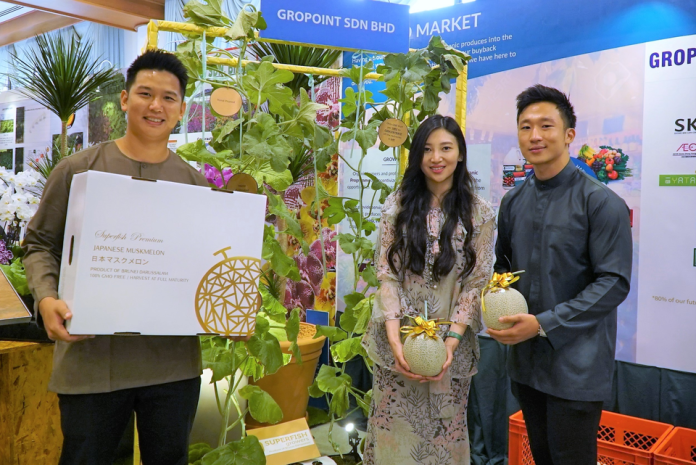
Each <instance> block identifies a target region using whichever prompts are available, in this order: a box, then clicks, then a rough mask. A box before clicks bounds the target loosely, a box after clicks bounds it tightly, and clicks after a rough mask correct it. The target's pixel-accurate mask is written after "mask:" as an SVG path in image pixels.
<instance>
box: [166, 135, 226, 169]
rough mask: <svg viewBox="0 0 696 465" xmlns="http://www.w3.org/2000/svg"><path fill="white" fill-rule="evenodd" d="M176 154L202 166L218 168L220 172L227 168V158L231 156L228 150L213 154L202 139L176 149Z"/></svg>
mask: <svg viewBox="0 0 696 465" xmlns="http://www.w3.org/2000/svg"><path fill="white" fill-rule="evenodd" d="M176 153H177V155H179V156H180V157H181V158H183V159H184V160H187V161H195V162H198V163H201V164H203V163H207V164H209V165H210V166H214V167H215V168H217V169H218V170H219V171H220V172H222V170H223V168H224V167H225V164H226V163H225V162H226V158H227V156H228V155H229V154H230V152H229V151H228V150H226V151H222V152H218V153H212V152H211V151H209V150H208V148H207V147H206V145H205V142H203V141H202V140H201V139H198V140H196V142H189V143H188V144H184V145H182V146H181V147H179V148H178V149H176Z"/></svg>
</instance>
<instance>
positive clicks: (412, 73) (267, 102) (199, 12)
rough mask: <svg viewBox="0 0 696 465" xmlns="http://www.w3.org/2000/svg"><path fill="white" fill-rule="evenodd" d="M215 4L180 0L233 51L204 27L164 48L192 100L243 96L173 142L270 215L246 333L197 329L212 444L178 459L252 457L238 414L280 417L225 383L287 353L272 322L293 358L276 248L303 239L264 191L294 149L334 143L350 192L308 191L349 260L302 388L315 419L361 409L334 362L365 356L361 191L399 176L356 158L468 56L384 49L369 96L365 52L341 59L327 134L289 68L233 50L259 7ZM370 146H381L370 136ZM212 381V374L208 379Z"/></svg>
mask: <svg viewBox="0 0 696 465" xmlns="http://www.w3.org/2000/svg"><path fill="white" fill-rule="evenodd" d="M221 3H222V0H209V1H208V3H207V4H204V3H201V2H199V1H198V0H192V1H191V2H189V3H187V4H186V5H185V6H184V17H185V18H187V21H188V22H190V23H193V24H195V25H197V26H202V27H209V26H215V27H224V28H226V29H227V32H226V35H225V39H226V40H228V41H233V42H236V44H237V49H238V53H237V54H236V55H233V54H232V53H231V52H230V51H228V50H226V49H221V48H218V47H216V46H215V45H214V44H213V40H212V38H211V37H206V36H205V34H203V35H196V34H189V35H186V40H185V41H184V42H182V43H181V44H179V45H178V47H177V52H176V53H177V55H178V56H179V58H180V59H181V60H182V62H183V63H184V65H185V66H186V68H187V70H188V73H189V78H190V80H189V84H188V87H187V91H186V95H187V98H188V99H189V102H194V101H196V99H198V98H200V100H199V101H200V103H201V105H200V106H201V107H203V108H204V107H205V98H204V91H203V89H204V86H205V85H210V86H212V88H213V89H216V88H219V87H229V88H233V89H235V90H237V91H238V92H239V93H240V95H241V96H242V98H243V102H244V104H243V106H242V109H241V110H240V112H239V114H238V115H236V116H235V117H232V118H228V119H227V120H226V121H225V122H224V124H222V125H220V126H219V127H217V128H215V129H213V130H212V132H211V135H212V139H211V140H210V142H209V143H206V142H204V140H197V141H195V142H191V143H187V144H185V145H183V146H182V147H180V148H179V150H178V153H179V155H180V156H181V157H182V158H184V159H186V160H189V161H195V162H198V163H200V164H201V165H204V164H208V165H210V166H212V167H214V168H216V169H217V170H218V171H219V173H221V174H224V172H225V170H228V171H230V170H231V171H232V172H233V173H235V174H238V173H247V174H250V175H251V176H253V177H254V178H255V179H256V180H257V182H258V184H259V186H261V188H260V189H261V190H260V191H259V193H262V194H265V195H266V196H267V198H268V209H269V213H270V214H272V215H274V216H275V217H276V218H277V221H276V222H275V225H266V227H265V230H264V242H263V258H264V259H265V260H267V266H266V268H265V271H264V275H263V276H262V279H261V285H260V288H259V289H260V294H261V296H262V308H261V311H260V312H259V314H258V316H257V319H256V331H255V334H254V336H252V338H251V339H250V340H249V341H248V342H232V341H229V340H226V339H223V338H218V337H212V338H204V339H203V340H202V349H203V363H204V367H205V368H210V369H211V370H212V371H213V378H212V382H213V383H215V390H216V395H217V396H218V397H217V399H218V407H219V410H220V413H221V415H222V417H223V422H222V425H221V430H220V436H219V441H218V444H217V445H216V448H215V449H213V448H212V447H210V446H208V445H194V446H192V448H191V454H190V457H189V459H190V460H189V461H190V462H192V463H201V464H202V465H212V464H241V463H258V464H263V463H265V457H264V454H263V450H262V448H261V445H260V444H259V442H258V440H257V439H256V438H255V437H254V436H247V435H246V432H245V430H244V417H245V415H246V413H249V414H250V415H251V416H252V417H254V418H255V419H256V420H258V421H260V422H264V423H275V422H278V421H280V420H281V419H282V413H281V412H280V409H279V407H278V405H277V404H276V403H275V401H274V400H273V399H272V398H271V397H270V396H269V395H268V394H267V393H265V392H263V391H262V390H261V389H260V388H258V387H257V386H246V387H244V388H242V389H240V390H239V395H240V396H241V397H243V398H245V399H247V400H248V406H247V407H246V408H242V405H241V403H240V402H239V399H238V398H237V396H236V395H235V392H237V388H238V387H239V385H240V382H241V379H242V377H247V376H248V377H251V378H254V379H258V378H260V377H262V376H265V375H267V374H271V373H274V372H275V371H277V370H278V369H279V368H280V367H281V366H282V365H283V364H284V363H287V362H288V361H289V359H290V356H289V355H283V354H282V353H281V350H280V345H279V342H278V337H277V336H278V335H279V333H283V332H284V333H285V336H287V339H288V340H289V341H290V342H291V343H292V345H291V349H292V352H293V355H294V356H296V357H298V358H299V350H298V347H297V335H298V333H299V320H300V319H299V311H298V309H294V310H292V311H291V312H289V313H288V311H287V310H286V309H285V307H284V306H283V305H282V303H281V302H283V297H284V289H283V288H284V286H283V285H282V283H283V280H287V279H291V280H293V281H299V280H300V272H299V269H298V267H297V265H296V263H295V261H294V260H293V259H292V258H290V257H288V256H287V255H286V253H285V249H284V244H286V243H287V241H289V240H293V241H297V243H299V244H300V246H301V247H302V249H303V250H304V251H305V252H306V251H307V248H308V246H307V244H306V242H305V240H304V238H303V234H302V230H301V227H300V224H299V222H298V221H297V219H296V217H295V216H294V215H293V214H292V212H290V211H289V210H288V209H287V207H286V206H285V204H284V202H283V200H282V195H279V194H276V192H277V193H282V191H284V190H285V189H287V188H288V187H289V186H290V185H291V184H292V182H293V177H294V176H293V173H294V172H295V171H297V170H296V169H295V168H296V167H294V165H293V160H295V159H296V156H299V155H301V156H302V157H306V156H307V154H311V158H312V162H313V165H314V167H315V171H317V172H320V173H325V172H327V171H331V170H336V168H337V161H336V155H337V154H338V156H339V157H340V158H341V159H342V160H343V162H344V163H346V166H348V167H349V168H350V169H352V170H353V171H355V172H356V173H357V176H358V178H359V192H358V198H357V199H351V198H348V197H340V196H331V195H329V193H328V192H326V190H324V189H323V188H322V187H321V184H320V183H317V184H316V185H317V188H316V195H315V196H314V199H313V200H312V202H311V203H312V205H311V208H312V211H313V213H314V214H315V215H316V216H317V218H319V222H320V224H321V219H322V218H325V219H326V220H327V222H328V224H329V225H335V224H338V223H340V222H342V221H344V220H345V221H344V224H346V225H347V229H346V232H344V233H342V234H340V235H338V241H339V245H340V247H341V249H342V250H343V251H344V252H345V253H347V254H349V255H350V256H351V257H352V262H353V267H352V269H353V276H352V277H350V279H352V288H353V292H351V293H350V294H348V295H347V296H345V302H346V309H345V312H344V313H343V314H342V316H341V318H340V325H341V327H342V329H339V328H336V327H319V328H318V331H317V337H319V336H321V335H326V336H327V337H328V338H329V340H330V341H331V354H332V357H333V363H332V364H331V365H324V366H322V367H321V369H320V371H319V374H318V376H317V378H316V380H315V382H314V384H313V385H312V386H311V387H310V395H312V396H315V397H321V396H323V397H325V398H326V400H327V402H328V405H329V412H328V415H327V416H326V417H325V418H324V419H325V420H326V421H330V422H331V425H332V427H333V424H334V423H335V422H336V421H338V420H340V419H342V418H345V417H346V416H347V415H348V414H349V413H350V412H351V408H350V405H351V397H352V398H354V400H355V402H356V404H357V407H356V408H362V409H363V411H364V412H365V414H367V413H368V409H369V405H370V399H371V391H368V392H362V391H360V390H358V389H356V388H355V387H354V386H353V382H352V380H351V378H350V376H349V375H348V374H346V373H345V363H346V362H348V361H350V360H352V359H353V358H355V357H357V356H360V357H362V358H363V359H364V360H365V362H366V364H367V365H368V367H369V366H370V365H371V361H369V360H368V358H367V354H366V353H365V351H364V350H363V349H362V346H361V345H360V340H361V337H362V336H361V335H362V334H363V333H364V332H365V329H366V327H367V323H368V321H369V319H370V317H371V312H372V302H373V299H374V297H373V296H372V295H371V293H372V292H373V291H374V290H375V289H376V288H377V287H378V285H379V282H378V281H377V278H376V274H375V268H374V264H373V263H372V257H373V254H374V243H373V242H372V241H371V240H370V239H369V238H368V237H369V236H370V235H371V234H372V233H373V232H374V231H375V230H376V225H375V223H374V222H373V221H371V219H370V218H371V216H372V209H373V206H375V200H376V199H377V195H376V193H375V195H374V196H373V197H372V199H371V201H370V202H369V205H364V201H363V196H364V195H363V194H364V193H365V190H366V189H369V188H371V189H374V190H375V191H376V192H379V199H378V201H379V203H380V204H381V203H383V202H384V200H385V199H386V196H387V195H389V193H390V192H391V191H392V190H393V189H394V188H396V187H397V186H398V182H399V181H398V177H397V179H396V181H395V184H394V185H393V186H388V185H386V184H385V183H383V182H381V181H380V180H379V179H378V178H377V177H376V176H375V175H373V174H371V173H366V172H364V170H363V162H364V160H365V158H366V157H367V156H368V150H369V149H370V148H371V147H373V146H374V145H375V144H376V142H377V129H378V127H379V125H380V124H381V122H382V121H384V120H385V119H387V118H399V119H401V120H403V121H406V122H407V123H408V125H409V137H408V140H407V141H406V143H405V144H404V147H405V148H406V149H407V148H408V147H410V139H411V137H412V135H413V133H414V132H415V129H416V127H417V125H418V123H419V122H420V121H422V120H423V119H424V118H425V117H426V116H428V115H431V114H433V113H435V111H436V110H437V106H438V102H439V100H440V98H439V93H440V92H449V90H450V88H451V84H450V82H451V80H452V79H453V78H456V77H457V76H458V74H459V72H460V71H461V70H462V69H463V67H464V66H465V64H466V60H467V58H468V57H467V56H466V55H464V54H462V53H461V52H458V51H456V50H454V49H451V48H450V47H448V46H447V45H446V44H444V43H443V42H442V41H441V40H440V38H439V37H436V38H433V39H432V40H431V42H430V44H429V46H428V47H427V48H426V49H422V50H418V51H414V52H409V53H408V54H390V55H387V56H386V57H385V58H384V65H382V66H380V67H378V69H377V73H378V74H380V75H381V78H380V79H381V80H383V81H384V82H385V84H386V88H385V90H384V91H383V93H384V94H385V95H386V97H387V101H386V102H385V103H380V104H376V103H375V102H374V100H373V99H372V96H371V94H370V92H368V91H366V90H365V89H364V80H365V76H366V75H367V74H368V73H370V72H373V69H372V65H371V64H370V63H367V64H365V65H364V66H359V67H358V66H354V67H352V68H350V69H347V70H344V71H343V72H342V76H343V77H344V78H347V79H350V80H352V81H353V82H355V83H356V84H358V92H354V91H352V90H350V89H349V90H348V91H347V92H346V95H345V96H344V99H342V100H341V102H342V103H343V115H344V118H343V120H342V122H341V124H340V127H339V132H340V133H339V134H335V133H332V132H331V131H330V130H329V129H328V128H325V127H322V126H319V125H318V124H317V123H316V113H317V110H319V109H320V108H322V107H323V106H322V105H319V104H317V103H315V102H313V101H312V100H311V99H310V98H309V96H308V94H307V92H306V90H304V89H300V94H299V97H298V98H295V97H294V96H293V93H292V90H290V89H289V88H288V87H287V86H286V84H288V83H289V82H291V81H292V80H293V73H291V72H289V71H285V70H278V69H275V67H274V66H273V64H272V60H273V58H272V57H270V56H269V57H264V58H263V59H262V60H261V62H260V63H248V64H247V65H246V66H242V64H241V58H244V57H245V55H246V51H247V48H248V47H249V45H250V44H252V43H253V41H254V40H255V37H256V36H257V32H258V31H259V30H262V29H265V27H266V24H265V21H264V20H263V16H262V15H261V13H260V12H258V11H256V10H255V9H254V8H253V7H251V6H249V5H248V6H246V7H245V9H244V10H242V11H241V12H240V13H239V15H238V17H237V18H236V19H235V20H234V21H231V20H230V19H229V18H227V17H226V16H225V14H224V13H223V11H222V7H221ZM204 57H206V58H209V57H227V58H237V57H240V60H239V64H238V66H237V67H236V68H233V69H231V68H230V67H228V66H222V65H211V64H210V63H208V62H207V59H204ZM186 126H187V125H186V124H184V125H183V127H184V128H185V127H186ZM203 130H204V131H205V127H203ZM341 143H344V144H347V145H348V146H349V147H350V148H349V149H348V150H350V151H357V152H358V155H359V157H358V158H357V160H358V161H357V162H355V161H353V158H352V156H349V157H344V156H342V155H341V154H340V153H339V145H340V144H341ZM380 149H382V150H387V149H388V148H387V147H386V146H383V145H380ZM392 150H393V154H394V156H395V158H396V159H400V158H401V157H403V156H405V151H403V152H404V153H402V149H392ZM351 155H352V154H351ZM320 176H321V174H320ZM223 177H224V176H223ZM364 207H368V208H364ZM375 213H376V211H375ZM322 255H323V253H322ZM324 262H325V258H324ZM324 266H325V263H324ZM281 336H282V334H281ZM218 383H221V385H220V387H219V386H218ZM221 393H222V394H224V395H221ZM232 412H235V413H236V414H237V420H235V421H234V422H231V421H230V417H231V413H232ZM237 424H241V427H242V438H241V439H240V440H239V441H234V442H227V433H228V432H229V431H230V430H232V429H233V428H234V427H236V426H237ZM334 447H335V448H337V445H336V444H334Z"/></svg>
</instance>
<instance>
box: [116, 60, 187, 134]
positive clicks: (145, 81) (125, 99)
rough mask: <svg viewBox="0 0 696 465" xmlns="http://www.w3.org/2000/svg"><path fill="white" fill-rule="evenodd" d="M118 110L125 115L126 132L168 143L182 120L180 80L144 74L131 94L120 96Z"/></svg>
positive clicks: (162, 74)
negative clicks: (126, 116)
mask: <svg viewBox="0 0 696 465" xmlns="http://www.w3.org/2000/svg"><path fill="white" fill-rule="evenodd" d="M121 109H122V110H123V111H126V112H128V131H130V132H132V133H133V135H135V136H137V137H138V138H141V139H143V140H156V141H159V140H168V139H169V135H170V134H171V132H172V129H174V127H175V126H176V123H177V122H178V121H179V120H180V119H181V118H182V117H183V116H184V111H185V110H186V104H185V103H184V102H183V96H182V95H181V87H180V86H179V80H178V79H177V78H176V76H174V75H173V74H172V73H170V72H168V71H160V70H153V69H148V70H143V71H139V72H138V74H136V76H135V82H134V83H133V85H132V86H131V88H130V91H125V90H124V91H122V92H121Z"/></svg>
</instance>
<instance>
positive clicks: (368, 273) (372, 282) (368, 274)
mask: <svg viewBox="0 0 696 465" xmlns="http://www.w3.org/2000/svg"><path fill="white" fill-rule="evenodd" d="M360 276H361V277H362V279H363V281H365V282H366V283H367V284H368V286H371V287H379V280H378V279H377V273H376V272H375V267H374V265H372V264H368V265H367V266H365V269H364V270H363V271H361V272H360Z"/></svg>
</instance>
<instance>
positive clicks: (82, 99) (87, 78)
mask: <svg viewBox="0 0 696 465" xmlns="http://www.w3.org/2000/svg"><path fill="white" fill-rule="evenodd" d="M91 54H92V44H91V43H90V42H88V41H81V40H79V39H78V38H77V37H75V36H71V37H70V38H67V37H66V36H65V35H64V34H62V33H53V34H43V35H38V36H36V46H35V47H32V48H30V49H28V50H27V51H26V52H25V55H24V57H20V56H18V55H14V54H13V56H12V58H13V60H14V63H15V69H16V72H15V74H14V75H12V80H13V81H14V82H16V83H17V84H18V87H20V88H22V89H21V90H20V92H22V93H23V94H24V95H26V96H27V97H29V98H30V99H32V100H35V101H36V102H38V103H40V104H41V105H44V106H45V107H46V108H48V109H49V110H50V111H51V112H53V113H55V114H56V115H57V116H58V118H60V120H61V121H62V123H63V130H62V135H61V152H62V153H65V151H66V150H67V129H66V122H67V121H68V118H70V116H71V115H72V114H73V113H75V112H77V110H79V109H80V108H82V107H84V106H85V105H87V104H88V103H89V102H91V101H94V100H97V99H98V98H100V95H99V93H97V90H98V89H99V88H100V87H102V86H108V85H110V84H113V83H114V81H116V79H117V72H116V71H114V70H113V69H111V68H109V69H101V67H100V65H101V60H100V59H96V60H92V59H91V58H90V57H91Z"/></svg>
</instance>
